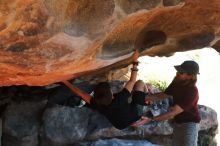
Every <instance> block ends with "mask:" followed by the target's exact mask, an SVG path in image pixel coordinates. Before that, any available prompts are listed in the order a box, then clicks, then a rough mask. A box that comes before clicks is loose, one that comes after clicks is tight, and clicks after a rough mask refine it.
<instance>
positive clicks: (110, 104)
mask: <svg viewBox="0 0 220 146" xmlns="http://www.w3.org/2000/svg"><path fill="white" fill-rule="evenodd" d="M138 57H139V52H138V50H135V51H134V53H133V56H132V58H133V67H132V68H131V76H130V80H129V81H128V82H127V83H126V84H125V86H124V88H123V89H122V91H120V92H119V93H116V94H113V93H112V90H111V88H110V85H109V83H108V82H101V83H99V84H98V85H97V86H96V87H95V90H94V97H92V96H90V95H88V94H87V93H85V92H83V91H81V90H80V89H78V88H76V87H75V86H73V85H72V84H70V83H69V82H68V81H63V83H64V84H65V85H66V86H67V87H69V88H70V89H71V90H72V91H73V92H74V93H75V94H77V95H78V96H80V97H82V98H83V99H84V100H85V101H86V102H87V103H88V104H89V105H90V107H91V108H93V109H96V110H98V111H99V112H100V113H101V114H103V115H104V116H105V117H106V118H107V119H108V120H109V121H110V122H111V123H112V125H113V126H115V127H116V128H117V129H124V128H126V127H128V126H139V125H143V124H144V123H148V122H149V120H150V118H147V117H144V116H142V115H140V114H139V112H138V108H137V104H139V105H146V103H145V97H146V95H147V87H146V85H145V84H144V82H143V81H141V80H139V81H136V77H137V71H138V68H137V66H138V61H137V59H138ZM130 97H132V98H130Z"/></svg>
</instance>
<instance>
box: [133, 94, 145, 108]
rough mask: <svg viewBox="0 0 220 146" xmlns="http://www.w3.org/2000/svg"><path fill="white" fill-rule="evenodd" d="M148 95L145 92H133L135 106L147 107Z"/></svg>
mask: <svg viewBox="0 0 220 146" xmlns="http://www.w3.org/2000/svg"><path fill="white" fill-rule="evenodd" d="M146 96H147V93H145V92H143V91H133V92H132V102H133V103H135V104H140V105H146V103H145V97H146Z"/></svg>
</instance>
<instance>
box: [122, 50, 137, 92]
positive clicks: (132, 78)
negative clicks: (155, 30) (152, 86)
mask: <svg viewBox="0 0 220 146" xmlns="http://www.w3.org/2000/svg"><path fill="white" fill-rule="evenodd" d="M138 57H139V52H138V50H135V51H134V54H133V67H132V69H131V76H130V79H129V81H128V82H127V83H126V85H125V88H126V89H127V90H128V91H129V92H131V91H132V90H133V87H134V84H135V82H136V80H137V71H138V68H137V66H138V60H137V59H138Z"/></svg>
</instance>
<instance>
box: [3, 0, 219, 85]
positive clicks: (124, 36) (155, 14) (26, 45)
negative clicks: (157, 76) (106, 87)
mask: <svg viewBox="0 0 220 146" xmlns="http://www.w3.org/2000/svg"><path fill="white" fill-rule="evenodd" d="M219 8H220V2H219V0H210V1H207V0H185V1H183V0H163V1H162V0H161V1H160V0H147V1H144V0H140V1H130V0H105V1H103V0H89V1H88V0H80V1H71V0H64V1H59V0H37V1H36V0H1V1H0V78H1V80H0V86H10V85H37V86H43V85H48V84H51V83H55V82H59V81H61V80H67V79H70V78H77V77H81V76H85V75H91V74H93V75H95V74H99V73H101V72H108V71H110V70H112V69H115V68H121V67H124V66H127V65H128V64H130V63H131V61H132V60H131V55H132V51H133V49H139V50H140V52H141V55H149V56H169V55H172V54H173V53H175V52H180V51H187V50H192V49H200V48H203V47H206V46H213V47H214V48H215V49H216V50H217V51H219V47H218V46H219V45H218V44H219V43H218V41H219V37H218V36H219V26H220V13H219V11H220V9H219Z"/></svg>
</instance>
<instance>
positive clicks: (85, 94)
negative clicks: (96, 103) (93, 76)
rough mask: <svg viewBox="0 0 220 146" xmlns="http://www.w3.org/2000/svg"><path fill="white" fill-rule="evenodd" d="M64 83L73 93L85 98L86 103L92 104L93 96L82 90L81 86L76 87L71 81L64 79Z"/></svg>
mask: <svg viewBox="0 0 220 146" xmlns="http://www.w3.org/2000/svg"><path fill="white" fill-rule="evenodd" d="M62 82H63V84H64V85H66V86H67V87H68V88H69V89H70V90H71V91H72V92H73V93H75V94H77V95H78V96H80V97H81V98H82V99H83V100H85V102H86V103H88V104H90V100H91V98H92V96H90V95H89V94H87V93H85V92H83V91H81V90H80V89H79V88H77V87H75V86H74V85H72V84H71V83H70V82H69V81H62Z"/></svg>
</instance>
